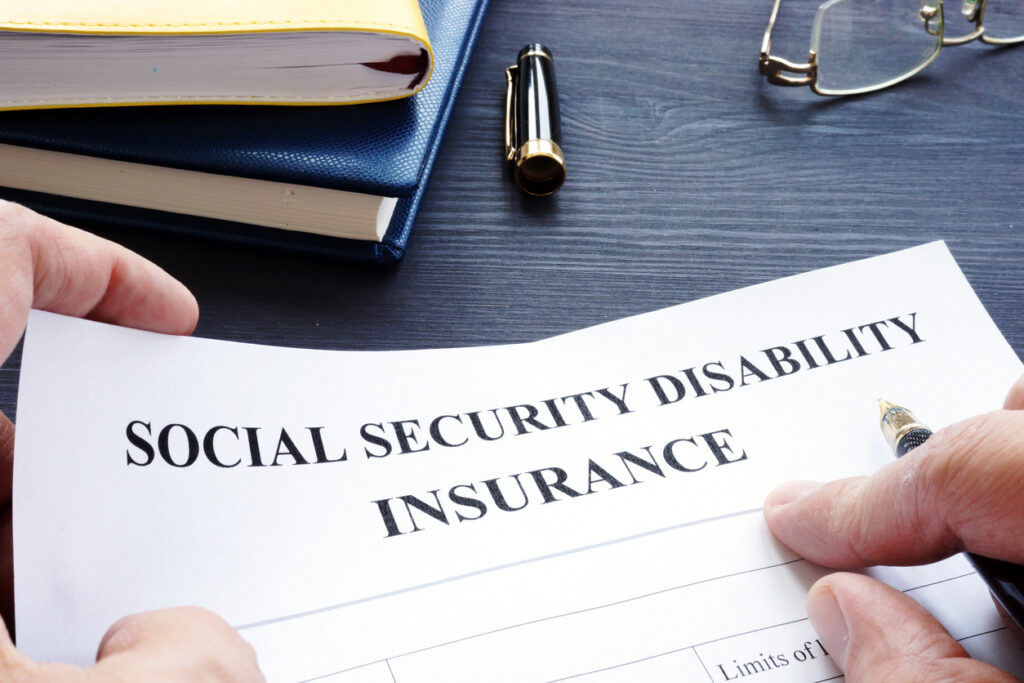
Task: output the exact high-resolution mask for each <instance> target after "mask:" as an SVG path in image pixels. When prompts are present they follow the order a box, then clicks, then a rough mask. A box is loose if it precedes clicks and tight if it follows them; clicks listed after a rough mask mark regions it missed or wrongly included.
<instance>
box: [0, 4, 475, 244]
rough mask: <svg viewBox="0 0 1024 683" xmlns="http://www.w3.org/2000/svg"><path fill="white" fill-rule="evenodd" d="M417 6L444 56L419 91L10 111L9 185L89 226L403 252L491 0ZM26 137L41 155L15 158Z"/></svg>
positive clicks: (5, 186) (1, 176)
mask: <svg viewBox="0 0 1024 683" xmlns="http://www.w3.org/2000/svg"><path fill="white" fill-rule="evenodd" d="M420 4H421V8H422V13H423V19H424V22H425V23H426V26H427V30H428V31H429V33H430V36H431V45H432V47H433V52H434V68H433V75H432V76H431V79H430V82H429V83H427V85H426V86H425V87H424V88H423V89H422V90H421V91H420V92H419V93H417V94H416V95H415V96H414V97H411V98H406V99H403V100H396V101H391V102H381V103H375V104H363V105H358V106H352V107H265V106H253V107H249V106H247V107H235V106H219V105H214V106H208V107H206V106H204V107H194V106H187V107H186V106H170V107H115V108H104V109H95V108H94V109H49V110H42V111H10V112H0V145H3V147H2V148H0V197H2V198H4V199H9V200H13V201H16V202H19V203H22V204H25V205H27V206H29V207H31V208H33V209H36V210H38V211H41V212H42V213H45V214H47V215H50V216H52V217H54V218H56V219H58V220H61V221H64V222H67V223H71V224H74V225H78V226H80V227H90V226H104V225H111V226H115V227H123V228H128V229H139V230H152V231H158V232H163V233H167V234H171V235H181V236H192V237H202V238H206V239H215V240H219V241H225V242H229V243H234V244H245V245H255V246H260V247H264V248H273V249H285V250H289V251H293V252H298V253H303V254H309V255H316V256H324V257H330V258H344V259H349V260H355V261H362V262H369V263H377V264H387V263H394V262H396V261H398V260H399V259H401V258H402V256H403V255H404V253H405V250H406V247H407V244H408V239H409V235H410V232H411V230H412V225H413V221H414V219H415V215H416V211H417V209H418V208H419V204H420V201H421V199H422V197H423V193H424V192H425V190H426V187H427V180H428V178H429V175H430V170H431V168H432V166H433V162H434V158H435V156H436V154H437V150H438V147H439V146H440V143H441V139H442V137H443V134H444V130H445V126H446V124H447V121H448V117H449V115H450V113H451V110H452V107H453V106H454V102H455V98H456V95H457V93H458V90H459V87H460V85H461V83H462V77H463V74H464V72H465V69H466V66H467V64H468V62H469V58H470V55H471V53H472V48H473V45H474V43H475V41H476V36H477V32H478V31H479V28H480V24H481V23H482V21H483V16H484V12H485V10H486V6H487V0H422V2H421V3H420ZM15 148H17V151H19V152H20V154H21V156H23V157H28V158H31V159H32V163H23V162H25V161H26V160H25V159H20V160H16V155H15V153H14V152H15V151H16V150H15ZM62 155H71V156H73V157H75V159H76V160H77V161H78V162H79V163H80V164H81V165H82V166H83V170H82V171H81V172H73V173H69V172H68V171H67V170H65V171H63V172H58V171H59V169H61V168H64V167H67V163H68V162H69V158H68V157H65V156H62ZM108 162H109V163H108ZM132 164H134V165H132ZM139 166H143V167H146V169H147V170H148V171H151V172H152V173H150V174H148V176H149V177H147V174H144V173H139V172H138V171H139V170H140V169H139ZM101 167H102V168H104V169H106V170H105V171H104V172H103V173H101V172H100V171H99V169H100V168H101ZM211 175H212V176H220V178H216V179H212V178H210V176H211ZM69 176H70V177H69ZM213 180H218V181H222V182H221V185H218V184H217V183H214V182H211V181H213ZM225 185H229V186H231V187H234V188H241V189H242V192H241V193H240V194H232V193H229V192H227V189H226V188H225V187H223V186H225ZM253 194H257V195H260V196H259V199H260V202H256V201H255V199H253V198H252V196H251V195H253ZM154 195H155V196H156V198H157V199H159V201H158V202H154V201H153V200H152V198H153V196H154ZM357 219H358V220H357Z"/></svg>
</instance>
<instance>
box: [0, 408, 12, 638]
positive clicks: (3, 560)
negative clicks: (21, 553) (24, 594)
mask: <svg viewBox="0 0 1024 683" xmlns="http://www.w3.org/2000/svg"><path fill="white" fill-rule="evenodd" d="M13 465H14V425H13V424H11V421H10V420H8V419H7V416H6V415H4V414H3V413H0V619H2V620H3V621H5V622H6V623H8V624H14V553H13V552H12V551H13V542H12V538H11V475H12V470H13Z"/></svg>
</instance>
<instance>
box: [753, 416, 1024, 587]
mask: <svg viewBox="0 0 1024 683" xmlns="http://www.w3.org/2000/svg"><path fill="white" fill-rule="evenodd" d="M764 513H765V519H766V521H767V522H768V526H769V527H770V528H771V530H772V532H773V533H774V534H775V535H776V536H777V537H778V538H779V540H781V541H782V542H783V543H785V544H786V545H787V546H789V547H790V548H792V549H793V550H794V551H796V552H797V553H799V554H800V555H802V556H803V557H805V558H807V559H809V560H812V561H813V562H817V563H818V564H823V565H825V566H828V567H836V568H841V569H842V568H852V567H864V566H868V565H874V564H920V563H924V562H932V561H935V560H938V559H940V558H942V557H946V556H948V555H951V554H953V553H954V552H956V551H959V550H971V551H973V552H976V553H978V554H979V555H986V556H988V557H994V558H997V559H1002V560H1008V561H1010V562H1022V561H1024V411H1006V410H1002V411H996V412H993V413H989V414H987V415H981V416H979V417H976V418H971V419H969V420H965V421H964V422H961V423H959V424H956V425H953V426H951V427H948V428H946V429H942V430H940V431H938V432H936V433H935V435H934V436H933V437H932V438H930V439H929V440H928V441H927V442H925V444H924V445H922V446H920V447H919V448H916V449H915V450H913V451H911V452H910V453H909V454H908V455H906V456H905V457H903V458H902V459H900V460H897V461H894V462H893V463H891V464H890V465H887V466H886V467H883V468H882V469H881V470H879V471H878V472H877V473H875V474H874V475H873V476H871V477H855V478H852V479H842V480H840V481H834V482H832V483H829V484H824V485H821V484H815V483H811V482H791V483H790V484H784V485H782V486H780V487H778V488H777V489H775V490H774V491H772V493H771V494H769V496H768V499H767V500H766V501H765V510H764Z"/></svg>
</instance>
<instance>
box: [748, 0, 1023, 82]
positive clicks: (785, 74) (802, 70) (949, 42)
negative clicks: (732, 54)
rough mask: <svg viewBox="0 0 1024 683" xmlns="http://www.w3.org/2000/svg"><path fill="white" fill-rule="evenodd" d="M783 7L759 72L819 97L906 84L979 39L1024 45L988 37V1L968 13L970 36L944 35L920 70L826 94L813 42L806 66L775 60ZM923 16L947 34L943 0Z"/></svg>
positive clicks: (775, 10) (764, 43) (768, 32)
mask: <svg viewBox="0 0 1024 683" xmlns="http://www.w3.org/2000/svg"><path fill="white" fill-rule="evenodd" d="M781 4H782V0H775V4H774V5H773V6H772V14H771V17H769V18H768V28H766V29H765V30H764V38H763V39H762V40H761V59H760V61H759V63H758V71H760V72H761V75H762V76H764V77H765V78H766V79H768V82H769V83H771V84H773V85H785V86H801V85H808V86H810V87H811V90H813V91H814V92H815V93H817V94H818V95H826V96H843V95H860V94H863V93H868V92H874V91H876V90H881V89H882V88H888V87H889V86H891V85H896V84H897V83H902V82H903V81H905V80H907V79H908V78H910V77H911V76H914V75H915V74H917V73H919V72H920V71H921V70H922V69H924V68H925V67H926V66H928V65H929V64H931V63H932V62H933V61H935V58H936V57H938V56H939V53H940V52H941V51H942V48H943V47H947V46H954V45H964V44H966V43H970V42H972V41H975V40H980V41H981V42H983V43H986V44H988V45H1015V44H1017V43H1022V42H1024V36H1019V37H1017V38H992V37H990V36H987V35H985V0H977V1H976V3H975V5H974V9H973V10H972V11H971V12H970V13H969V14H966V19H967V21H968V22H970V23H972V24H974V30H973V31H971V32H970V33H968V34H966V35H962V36H955V37H952V38H947V37H946V36H945V35H943V36H942V43H941V45H940V46H939V49H938V50H936V51H935V54H933V55H932V56H931V57H930V58H929V59H928V60H927V61H925V62H924V63H923V64H921V65H919V66H918V67H917V68H915V69H912V70H911V71H908V72H907V73H905V74H903V75H901V76H898V77H897V78H893V79H890V80H888V81H885V82H882V83H879V84H877V85H872V86H868V87H865V88H856V89H851V90H849V91H843V92H823V91H822V90H821V89H820V88H819V87H818V55H817V53H816V51H815V50H814V49H813V39H812V48H811V50H810V51H809V53H808V55H807V61H806V62H805V63H803V64H800V63H797V62H791V61H789V60H788V59H783V58H782V57H774V56H772V54H771V46H772V29H774V28H775V19H776V18H777V17H778V15H779V5H781ZM825 4H827V3H825ZM819 11H820V8H819ZM920 14H921V18H922V20H923V21H924V26H925V30H926V31H927V32H928V33H930V34H931V35H939V33H938V31H939V30H941V31H942V33H943V34H944V33H945V26H946V22H945V18H944V14H943V8H942V0H933V2H932V3H930V4H928V5H924V6H922V8H921V12H920ZM936 17H938V18H939V19H940V20H941V23H940V26H939V27H938V28H933V27H932V25H931V22H932V20H933V19H935V18H936Z"/></svg>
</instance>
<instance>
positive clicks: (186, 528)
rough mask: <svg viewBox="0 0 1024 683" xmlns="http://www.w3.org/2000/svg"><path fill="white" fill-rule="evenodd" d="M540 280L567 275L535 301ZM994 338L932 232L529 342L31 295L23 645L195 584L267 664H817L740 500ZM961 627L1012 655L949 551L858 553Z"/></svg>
mask: <svg viewBox="0 0 1024 683" xmlns="http://www.w3.org/2000/svg"><path fill="white" fill-rule="evenodd" d="M565 305H566V306H569V305H571V302H568V301H567V302H565ZM1021 371H1022V365H1021V362H1020V361H1019V360H1018V359H1017V357H1016V355H1015V354H1014V352H1013V350H1012V349H1011V348H1010V346H1009V345H1008V344H1007V343H1006V341H1005V340H1004V339H1003V337H1002V336H1001V335H1000V333H999V331H998V330H997V329H996V327H995V325H994V324H993V322H992V320H991V319H990V317H989V316H988V314H987V313H986V312H985V310H984V308H983V307H982V305H981V303H980V302H979V300H978V298H977V297H976V295H975V294H974V292H973V291H972V290H971V288H970V286H969V285H968V283H967V281H966V280H965V279H964V277H963V275H962V274H961V272H960V270H959V269H958V267H957V265H956V263H955V262H954V260H953V258H952V256H951V255H950V253H949V251H948V250H947V249H946V247H945V245H944V244H942V243H934V244H928V245H925V246H921V247H917V248H914V249H909V250H906V251H902V252H898V253H894V254H889V255H885V256H880V257H876V258H872V259H868V260H864V261H859V262H856V263H850V264H847V265H841V266H837V267H833V268H827V269H824V270H820V271H815V272H812V273H808V274H804V275H799V276H795V277H790V278H786V279H782V280H777V281H774V282H769V283H767V284H763V285H759V286H755V287H749V288H746V289H742V290H739V291H735V292H731V293H727V294H722V295H719V296H714V297H711V298H708V299H703V300H700V301H695V302H692V303H688V304H683V305H680V306H677V307H674V308H669V309H665V310H661V311H656V312H653V313H648V314H645V315H640V316H637V317H633V318H628V319H624V320H618V321H615V322H610V323H607V324H603V325H599V326H597V327H593V328H589V329H585V330H581V331H578V332H573V333H571V334H566V335H562V336H558V337H554V338H551V339H546V340H543V341H539V342H534V343H529V344H518V345H507V346H492V347H476V348H457V349H442V350H420V351H400V352H394V351H388V352H351V351H340V352H335V351H306V350H298V349H283V348H273V347H266V346H257V345H247V344H237V343H228V342H221V341H214V340H207V339H192V338H181V337H169V336H162V335H157V334H150V333H145V332H139V331H135V330H128V329H123V328H117V327H112V326H107V325H102V324H98V323H93V322H87V321H82V320H75V319H70V318H65V317H61V316H56V315H52V314H46V313H38V312H34V313H33V315H32V318H31V320H30V324H29V328H28V331H27V337H26V342H25V350H24V357H23V365H22V376H21V384H20V392H19V393H20V395H19V404H18V414H17V418H18V428H17V444H16V460H15V472H14V503H13V505H14V509H13V514H14V549H15V562H16V566H15V577H16V586H15V588H16V603H17V635H18V644H19V646H20V647H21V648H22V649H23V650H24V651H25V652H26V653H27V654H28V655H31V656H32V657H35V658H39V659H44V660H62V661H67V662H73V663H78V664H88V663H90V662H92V660H93V658H94V654H95V651H96V647H97V644H98V643H99V640H100V638H101V636H102V635H103V633H104V632H105V631H106V629H107V628H108V626H109V625H110V624H111V623H113V622H114V621H115V620H117V619H118V618H119V617H121V616H123V615H125V614H129V613H134V612H139V611H144V610H151V609H156V608H162V607H169V606H173V605H201V606H204V607H207V608H209V609H211V610H214V611H215V612H217V613H218V614H220V615H221V616H223V617H224V618H225V619H227V620H228V621H229V622H230V623H231V624H232V625H233V626H235V627H236V628H237V629H239V631H240V632H241V634H242V635H243V636H244V637H245V638H246V639H247V640H248V641H249V642H251V643H252V645H253V646H254V647H255V649H256V651H257V653H258V656H259V661H260V665H261V667H262V668H263V670H264V672H265V673H266V675H267V677H268V679H269V680H271V681H313V680H316V681H332V682H335V683H352V682H367V683H378V682H379V683H420V682H427V681H445V682H450V681H483V680H486V681H510V682H511V681H515V682H520V681H563V680H573V681H585V682H587V683H597V682H602V683H604V682H608V681H636V680H666V681H669V680H672V681H713V682H720V681H736V680H741V679H742V680H743V681H745V682H747V683H749V682H751V681H753V682H755V683H761V682H768V681H786V682H790V683H791V682H796V683H802V682H804V681H806V682H808V683H810V682H812V681H824V680H835V679H839V678H841V674H840V673H839V671H838V670H837V669H836V667H835V666H834V665H833V664H832V662H831V660H830V658H829V655H828V653H827V651H826V649H825V647H823V646H822V643H820V642H819V641H818V639H817V638H816V636H815V633H814V630H813V628H812V627H811V626H810V624H809V623H808V621H807V614H806V611H805V609H804V597H805V594H806V592H807V589H808V588H809V587H810V585H811V584H812V583H813V582H814V581H815V580H816V579H817V578H819V577H821V576H823V575H824V574H825V573H827V571H828V570H826V569H823V568H821V567H817V566H814V565H812V564H810V563H808V562H806V561H805V560H803V559H801V558H799V557H798V556H796V555H795V554H793V553H792V552H791V551H790V550H788V549H787V548H786V547H784V546H782V545H781V544H780V543H778V542H777V541H775V540H774V539H773V538H772V536H771V534H770V533H769V532H768V530H767V527H766V526H765V524H764V521H763V518H762V515H761V505H762V502H763V500H764V498H765V496H766V494H767V493H768V492H769V491H770V490H771V488H772V487H774V486H775V485H776V484H778V483H781V482H783V481H786V480H789V479H814V480H829V479H833V478H837V477H846V476H853V475H861V474H868V473H871V472H873V471H875V470H876V469H878V468H879V467H881V466H883V465H885V464H887V463H889V462H890V461H891V460H892V458H893V455H892V453H891V451H890V450H889V447H888V446H887V444H886V443H885V441H884V439H883V438H882V436H881V433H880V431H879V427H878V419H879V415H878V404H877V399H878V398H879V397H884V398H886V399H888V400H891V401H894V402H896V403H899V404H901V405H904V406H907V407H909V408H910V409H912V410H913V411H914V413H915V414H916V415H917V416H918V417H919V418H920V419H921V420H922V421H924V422H926V423H927V424H929V425H930V426H931V427H932V428H934V429H938V428H940V427H942V426H944V425H947V424H950V423H953V422H956V421H958V420H961V419H964V418H967V417H970V416H972V415H976V414H978V413H982V412H986V411H989V410H992V409H995V408H998V407H1000V406H1001V405H1002V400H1003V397H1004V395H1005V393H1006V391H1007V389H1008V388H1009V386H1010V384H1011V383H1012V382H1013V381H1014V380H1015V379H1016V378H1017V377H1018V376H1019V375H1020V374H1021ZM868 573H870V574H872V575H874V576H876V577H878V578H880V579H882V580H884V581H886V582H888V583H890V584H891V585H893V586H895V587H896V588H898V589H899V590H901V591H904V592H905V593H906V594H907V595H909V596H911V597H913V598H914V599H915V600H917V601H918V602H920V603H921V604H922V605H924V606H925V607H926V608H927V609H929V610H930V611H932V613H933V614H935V615H936V616H937V617H938V619H939V620H940V621H942V622H943V623H944V624H945V625H946V626H947V628H949V629H950V631H951V632H952V634H953V636H954V637H955V638H957V639H958V640H959V641H960V642H961V643H963V645H964V647H965V648H966V649H967V650H968V652H970V653H971V654H972V655H973V656H975V657H978V658H980V659H984V660H987V661H989V662H992V663H994V664H996V665H998V666H1001V667H1004V668H1005V669H1007V670H1009V671H1011V672H1012V673H1015V674H1016V675H1018V676H1020V675H1022V674H1024V653H1022V651H1021V648H1020V646H1019V645H1017V644H1016V642H1015V641H1014V639H1013V638H1012V636H1011V635H1010V634H1009V633H1008V632H1007V631H1006V629H1005V628H1004V626H1003V624H1002V622H1001V621H1000V619H999V617H998V615H997V613H996V611H995V609H994V608H993V606H992V602H991V600H990V599H989V596H988V594H987V590H986V588H985V586H984V584H983V583H982V582H981V580H980V579H979V578H978V577H977V576H976V575H975V574H974V572H973V570H972V569H971V567H970V566H969V565H968V564H967V563H966V561H964V560H963V559H962V558H960V557H953V558H950V559H948V560H945V561H943V562H939V563H937V564H934V565H929V566H925V567H902V568H874V569H871V570H868Z"/></svg>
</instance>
